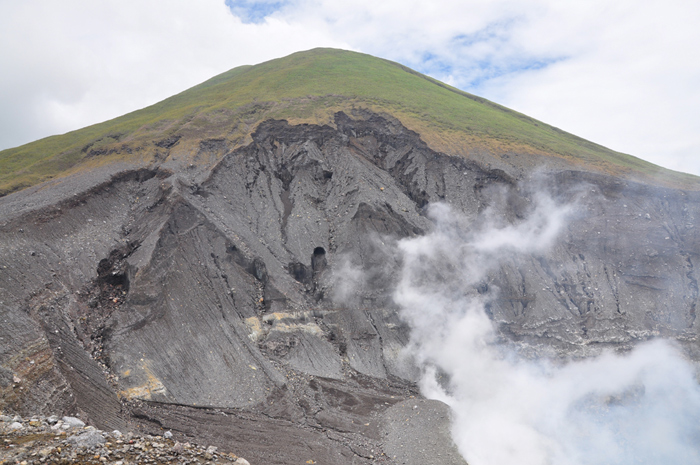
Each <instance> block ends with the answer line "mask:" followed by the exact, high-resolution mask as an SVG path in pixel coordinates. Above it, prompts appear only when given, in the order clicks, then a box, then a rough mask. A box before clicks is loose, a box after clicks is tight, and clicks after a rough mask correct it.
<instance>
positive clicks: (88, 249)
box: [0, 49, 700, 464]
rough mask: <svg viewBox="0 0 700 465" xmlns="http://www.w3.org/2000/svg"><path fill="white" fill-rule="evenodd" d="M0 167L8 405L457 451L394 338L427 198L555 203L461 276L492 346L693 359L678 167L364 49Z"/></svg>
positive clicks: (265, 75)
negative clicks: (523, 248)
mask: <svg viewBox="0 0 700 465" xmlns="http://www.w3.org/2000/svg"><path fill="white" fill-rule="evenodd" d="M0 173H2V174H0V192H1V193H2V194H3V196H2V197H0V244H1V245H2V247H1V248H0V264H1V266H0V312H1V314H0V315H1V318H2V325H0V409H2V410H4V411H7V412H17V413H20V414H23V415H28V414H32V413H36V414H46V415H48V414H72V415H77V416H80V417H82V418H83V419H84V420H86V421H87V422H88V423H90V424H93V425H95V426H97V427H98V428H101V429H109V430H112V429H119V430H122V431H128V430H138V431H147V432H151V433H152V434H162V432H163V430H170V431H172V432H173V434H174V435H175V437H177V438H180V439H181V440H183V441H185V440H190V441H200V442H206V443H208V444H214V445H216V446H218V447H220V448H221V449H222V450H231V451H234V452H236V453H237V454H239V455H242V456H244V457H246V458H247V459H248V460H249V461H250V462H251V463H253V464H255V463H266V464H289V463H319V464H320V463H328V464H369V463H409V464H413V463H415V464H418V463H421V464H422V463H444V464H453V463H454V464H457V463H464V459H462V458H461V456H460V454H459V452H458V451H457V450H456V448H455V446H454V444H453V443H452V440H451V438H450V434H449V432H450V413H449V409H448V408H447V406H446V405H444V404H442V403H441V402H438V401H435V400H428V399H424V398H423V397H422V395H421V392H420V389H419V388H418V385H417V382H418V381H419V379H420V377H421V367H420V366H418V365H417V364H416V363H414V361H413V360H412V359H411V357H410V356H407V353H406V350H405V348H406V347H407V346H408V345H409V344H410V341H411V328H410V326H409V324H408V323H407V321H406V319H405V318H403V317H402V314H401V311H400V306H399V305H398V304H397V303H396V300H395V298H394V297H395V296H394V291H395V289H396V286H397V283H398V279H399V278H398V274H399V270H400V269H401V267H402V265H403V264H402V260H401V257H400V256H398V255H397V253H396V250H397V249H396V244H397V241H401V240H405V239H410V238H417V237H421V236H423V235H425V234H426V233H428V232H429V231H431V230H433V229H434V222H433V221H432V220H431V218H430V217H429V216H428V215H427V211H428V209H429V207H430V205H433V204H436V203H441V204H446V205H449V206H450V208H451V209H452V211H454V212H455V214H459V215H460V216H461V217H463V218H465V219H466V220H465V221H466V224H467V226H465V228H467V229H468V228H469V222H470V221H471V222H472V224H477V223H478V222H479V221H481V218H483V213H484V212H485V211H489V212H490V215H491V217H496V218H498V219H499V221H500V222H502V224H504V225H509V224H518V222H520V221H521V220H522V219H523V218H527V217H528V216H529V215H530V214H531V212H532V210H533V205H534V204H535V203H536V197H537V195H538V194H539V193H541V192H547V194H548V195H549V196H550V197H551V198H553V199H554V200H555V201H556V202H558V203H561V204H564V203H572V204H575V205H576V211H577V213H576V214H575V215H572V216H571V218H570V219H569V221H568V223H567V225H566V227H565V228H564V229H563V231H562V232H561V235H560V237H559V238H558V239H557V241H556V243H555V244H554V245H553V246H552V247H551V248H549V249H548V250H546V251H543V252H542V253H538V254H530V255H528V256H525V257H513V258H512V259H511V260H508V261H505V262H503V263H501V264H500V265H499V266H498V267H496V268H495V269H493V270H490V271H489V273H488V276H486V277H484V279H481V280H480V281H479V282H474V283H472V282H469V283H468V289H465V290H464V292H466V293H471V294H473V295H476V296H483V298H484V299H485V300H487V312H488V315H489V318H490V319H491V321H492V322H493V323H494V325H495V327H496V328H497V332H498V335H499V338H501V339H502V341H504V343H506V344H509V345H511V346H513V347H515V348H516V349H517V350H520V351H522V352H523V353H526V354H529V355H528V356H531V357H541V356H547V357H552V358H553V359H557V360H565V359H571V358H586V357H591V356H595V355H598V354H600V353H601V352H602V351H603V350H608V349H609V350H613V351H621V352H624V351H628V350H630V349H631V348H633V347H634V346H635V345H637V344H638V343H640V342H644V341H648V340H650V339H654V338H659V337H664V338H668V339H671V340H674V341H676V342H677V344H678V345H679V346H680V347H681V348H682V350H683V351H684V353H685V355H686V357H688V359H690V360H700V350H699V349H700V347H699V346H698V331H699V326H698V323H697V322H696V311H697V302H698V284H697V283H698V278H699V274H700V273H699V271H698V268H697V267H696V266H695V264H696V263H698V262H699V260H700V231H699V228H697V227H696V222H697V219H698V218H700V183H699V182H698V181H699V180H698V178H696V177H694V176H691V175H686V174H682V173H677V172H672V171H669V170H665V169H663V168H660V167H657V166H655V165H652V164H650V163H647V162H644V161H642V160H639V159H637V158H634V157H632V156H629V155H625V154H621V153H617V152H614V151H611V150H609V149H607V148H605V147H602V146H599V145H596V144H594V143H591V142H588V141H586V140H583V139H581V138H578V137H576V136H574V135H571V134H568V133H566V132H564V131H561V130H559V129H557V128H554V127H552V126H549V125H547V124H545V123H543V122H540V121H537V120H534V119H532V118H529V117H527V116H525V115H522V114H520V113H517V112H514V111H512V110H509V109H507V108H504V107H502V106H499V105H497V104H495V103H492V102H489V101H487V100H485V99H482V98H480V97H477V96H474V95H470V94H467V93H465V92H462V91H460V90H458V89H455V88H453V87H450V86H448V85H446V84H444V83H441V82H439V81H436V80H434V79H432V78H430V77H427V76H424V75H421V74H420V73H417V72H415V71H413V70H411V69H408V68H406V67H404V66H402V65H399V64H396V63H393V62H389V61H386V60H383V59H379V58H375V57H371V56H368V55H363V54H359V53H354V52H348V51H341V50H333V49H315V50H311V51H307V52H300V53H296V54H293V55H290V56H288V57H285V58H281V59H277V60H272V61H269V62H266V63H262V64H259V65H256V66H244V67H239V68H235V69H233V70H231V71H228V72H226V73H224V74H221V75H219V76H216V77H214V78H212V79H210V80H209V81H206V82H204V83H202V84H200V85H198V86H196V87H193V88H192V89H189V90H187V91H185V92H183V93H181V94H178V95H175V96H173V97H171V98H169V99H167V100H164V101H162V102H160V103H158V104H155V105H153V106H151V107H148V108H145V109H143V110H139V111H136V112H133V113H130V114H127V115H125V116H122V117H120V118H116V119H114V120H111V121H107V122H104V123H100V124H97V125H94V126H90V127H87V128H84V129H81V130H78V131H74V132H71V133H68V134H64V135H60V136H53V137H49V138H46V139H42V140H39V141H36V142H33V143H31V144H27V145H24V146H22V147H18V148H14V149H9V150H4V151H2V152H0ZM438 271H439V270H438ZM438 271H436V272H438ZM430 279H439V276H438V277H436V276H431V277H430ZM18 380H19V381H18ZM438 454H439V455H438Z"/></svg>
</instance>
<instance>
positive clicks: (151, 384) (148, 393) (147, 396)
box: [119, 360, 167, 400]
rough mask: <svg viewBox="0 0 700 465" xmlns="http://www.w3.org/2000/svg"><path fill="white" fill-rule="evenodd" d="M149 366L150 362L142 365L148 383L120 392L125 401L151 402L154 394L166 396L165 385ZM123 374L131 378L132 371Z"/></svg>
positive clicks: (125, 371)
mask: <svg viewBox="0 0 700 465" xmlns="http://www.w3.org/2000/svg"><path fill="white" fill-rule="evenodd" d="M149 365H150V361H148V360H146V361H144V362H143V363H142V364H141V368H142V369H143V371H144V372H145V374H146V383H145V384H142V385H141V386H134V387H131V388H128V389H124V390H123V391H120V392H119V397H121V398H125V399H140V400H151V398H152V397H153V395H154V394H160V395H165V394H166V393H167V389H166V388H165V386H164V385H163V383H161V382H160V380H159V379H158V378H156V376H155V375H154V374H153V372H152V371H151V369H150V367H149ZM122 373H123V374H124V376H129V374H131V370H124V371H123V372H122Z"/></svg>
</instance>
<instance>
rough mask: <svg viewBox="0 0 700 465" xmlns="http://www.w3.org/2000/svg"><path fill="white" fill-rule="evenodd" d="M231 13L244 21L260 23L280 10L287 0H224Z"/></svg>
mask: <svg viewBox="0 0 700 465" xmlns="http://www.w3.org/2000/svg"><path fill="white" fill-rule="evenodd" d="M225 1H226V6H227V7H228V8H229V10H231V13H233V14H234V15H236V16H238V17H239V18H241V21H243V22H244V23H247V24H250V23H254V24H260V23H262V22H264V21H265V18H267V17H268V16H270V15H271V14H273V13H275V12H276V11H279V10H281V9H282V8H283V7H284V6H286V5H287V4H288V3H289V0H262V1H255V0H225Z"/></svg>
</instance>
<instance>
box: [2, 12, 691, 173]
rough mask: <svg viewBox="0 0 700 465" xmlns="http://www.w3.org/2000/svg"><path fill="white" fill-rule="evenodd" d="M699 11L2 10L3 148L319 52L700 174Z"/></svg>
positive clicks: (108, 117)
mask: <svg viewBox="0 0 700 465" xmlns="http://www.w3.org/2000/svg"><path fill="white" fill-rule="evenodd" d="M698 24H700V3H699V2H697V1H695V0H663V1H660V0H617V1H615V2H611V1H609V0H459V1H457V0H433V1H431V2H425V1H415V0H401V1H396V0H383V1H381V2H378V1H376V0H356V1H344V2H338V1H336V0H263V1H251V0H243V1H240V0H226V1H224V0H196V1H195V0H189V1H185V0H171V1H170V2H167V3H166V2H162V1H155V0H138V1H136V0H119V1H117V0H99V1H95V0H64V1H61V2H56V1H54V0H23V1H21V2H18V1H12V0H0V70H2V71H1V72H0V128H1V129H0V150H1V149H5V148H9V147H14V146H17V145H21V144H24V143H27V142H30V141H33V140H36V139H39V138H42V137H46V136H49V135H53V134H61V133H64V132H67V131H70V130H74V129H79V128H81V127H84V126H87V125H89V124H93V123H97V122H101V121H105V120H107V119H111V118H114V117H117V116H119V115H122V114H124V113H127V112H129V111H133V110H136V109H139V108H143V107H145V106H147V105H150V104H153V103H156V102H158V101H160V100H163V99H164V98H167V97H169V96H171V95H173V94H175V93H178V92H181V91H183V90H185V89H187V88H189V87H192V86H194V85H196V84H198V83H200V82H202V81H204V80H206V79H208V78H210V77H212V76H214V75H216V74H219V73H222V72H224V71H227V70H229V69H231V68H234V67H236V66H240V65H244V64H256V63H260V62H263V61H267V60H270V59H273V58H278V57H282V56H285V55H288V54H290V53H293V52H296V51H301V50H308V49H311V48H315V47H336V48H342V49H347V50H355V51H359V52H363V53H368V54H371V55H375V56H379V57H382V58H386V59H389V60H393V61H397V62H399V63H402V64H404V65H406V66H409V67H411V68H413V69H416V70H418V71H420V72H423V73H425V74H428V75H430V76H433V77H435V78H437V79H440V80H442V81H444V82H447V83H449V84H451V85H453V86H455V87H458V88H460V89H463V90H465V91H467V92H471V93H473V94H476V95H479V96H482V97H485V98H487V99H489V100H492V101H494V102H497V103H499V104H501V105H504V106H507V107H509V108H512V109H514V110H517V111H519V112H521V113H525V114H527V115H529V116H532V117H534V118H537V119H539V120H541V121H544V122H546V123H548V124H551V125H553V126H556V127H559V128H561V129H563V130H565V131H568V132H571V133H573V134H576V135H578V136H580V137H583V138H585V139H588V140H591V141H593V142H596V143H599V144H601V145H604V146H606V147H608V148H611V149H613V150H617V151H620V152H624V153H629V154H632V155H635V156H638V157H640V158H643V159H645V160H648V161H651V162H653V163H656V164H659V165H661V166H664V167H667V168H671V169H675V170H678V171H685V172H690V173H693V174H697V175H700V111H699V109H700V51H699V50H700V49H699V48H698V44H700V27H698Z"/></svg>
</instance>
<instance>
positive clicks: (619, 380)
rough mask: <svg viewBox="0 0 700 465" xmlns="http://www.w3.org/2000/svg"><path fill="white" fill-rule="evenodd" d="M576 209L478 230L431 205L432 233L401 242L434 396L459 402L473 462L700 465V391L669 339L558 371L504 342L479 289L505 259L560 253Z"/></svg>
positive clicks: (543, 208) (410, 305) (456, 432)
mask: <svg viewBox="0 0 700 465" xmlns="http://www.w3.org/2000/svg"><path fill="white" fill-rule="evenodd" d="M571 212H572V209H571V208H570V207H565V206H560V205H557V204H555V203H554V202H553V201H552V200H551V199H549V198H547V197H546V196H540V197H538V198H536V199H535V202H534V207H533V210H532V212H531V214H530V215H529V216H528V218H527V219H525V220H523V221H521V222H520V223H518V224H515V225H498V224H496V223H495V221H492V220H490V219H489V215H488V214H486V215H485V216H484V217H483V218H481V217H480V218H479V219H478V221H477V222H474V223H478V224H480V226H475V225H474V224H467V223H466V220H465V219H464V218H461V217H460V216H459V215H458V214H456V213H455V212H453V211H452V210H451V209H450V208H449V207H447V206H445V205H433V206H431V208H430V211H429V214H430V216H431V218H432V219H433V220H434V222H435V229H434V231H433V232H431V233H430V234H428V235H426V236H422V237H418V238H412V239H405V240H402V241H400V242H399V248H400V250H401V252H402V258H403V260H404V266H403V269H402V274H401V279H400V283H399V285H398V287H397V290H396V293H395V300H396V302H397V303H398V304H399V305H400V306H401V308H402V315H403V316H404V318H405V319H406V320H407V321H408V323H409V324H410V325H411V328H412V336H411V344H410V346H409V350H410V352H411V355H412V356H413V357H414V358H415V360H416V361H417V362H418V364H419V365H420V366H421V367H422V369H423V373H424V375H423V378H422V380H421V388H422V389H423V392H424V394H425V395H426V396H428V397H431V398H436V399H440V400H442V401H444V402H446V403H448V404H449V405H450V406H451V407H452V409H453V411H454V424H453V437H454V440H455V443H456V444H457V446H458V447H459V449H460V451H461V453H462V454H463V456H464V457H465V459H466V460H467V461H468V462H469V464H470V465H515V464H517V465H550V464H551V465H585V464H621V465H622V464H624V465H627V464H656V465H658V464H700V389H699V387H698V384H697V382H696V380H695V377H694V370H693V368H692V366H691V365H690V364H689V363H688V362H686V361H685V360H684V359H683V357H682V356H681V355H680V354H679V352H678V351H677V350H676V349H675V348H674V347H673V346H672V345H671V344H670V343H667V342H663V341H655V342H652V343H648V344H645V345H641V346H639V347H638V348H637V349H635V350H634V351H633V352H631V353H630V354H628V355H626V356H621V355H615V354H612V353H608V354H605V355H603V356H600V357H598V358H596V359H589V360H585V361H580V362H571V363H568V364H566V365H564V366H561V365H557V366H555V365H553V364H551V363H548V362H546V361H532V360H526V359H524V358H522V357H519V356H518V355H517V354H515V353H514V352H513V351H512V350H510V349H508V348H507V347H506V346H505V345H504V344H500V343H499V342H498V337H497V334H496V331H495V329H494V327H493V324H492V322H491V321H490V319H489V317H488V316H487V315H486V313H485V311H484V304H485V303H486V299H487V298H488V297H487V296H485V295H481V294H479V293H478V292H476V291H473V290H472V289H475V288H476V287H477V285H478V283H480V282H481V281H482V280H483V279H485V278H486V275H487V274H488V273H489V271H492V270H494V269H495V267H497V266H498V265H499V263H500V261H501V260H503V259H504V258H505V257H512V256H513V255H518V254H533V253H534V254H537V253H541V252H543V251H545V250H546V249H547V248H548V247H551V246H552V245H553V243H554V241H555V240H556V238H557V236H558V234H559V232H560V231H561V229H562V228H563V226H564V225H565V223H566V220H567V216H568V215H569V214H570V213H571Z"/></svg>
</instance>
